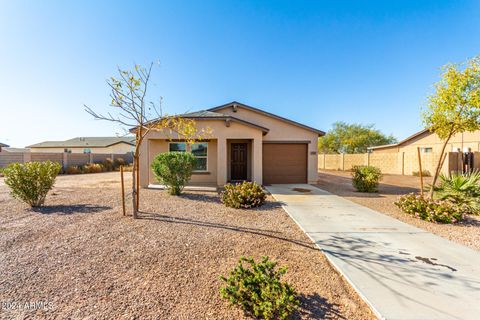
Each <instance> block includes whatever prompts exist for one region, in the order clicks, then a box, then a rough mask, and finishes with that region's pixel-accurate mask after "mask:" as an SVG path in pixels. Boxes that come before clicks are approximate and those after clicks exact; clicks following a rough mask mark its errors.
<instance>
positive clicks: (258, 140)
mask: <svg viewBox="0 0 480 320" xmlns="http://www.w3.org/2000/svg"><path fill="white" fill-rule="evenodd" d="M206 128H210V129H211V130H212V135H211V136H209V137H208V139H209V140H210V142H209V149H208V155H207V157H208V160H207V162H208V164H207V166H208V171H209V173H207V174H205V173H202V174H194V175H193V177H192V180H191V183H198V184H202V183H205V184H216V185H224V184H226V183H227V173H228V165H227V163H228V152H227V151H228V144H227V140H228V139H242V140H249V141H250V143H251V148H250V149H251V169H250V170H251V176H252V179H253V180H255V181H257V182H258V183H262V131H261V130H259V129H257V128H253V127H250V126H247V125H244V124H241V123H236V122H230V125H229V126H228V127H227V125H226V122H225V121H222V120H201V121H197V129H198V130H202V129H206ZM178 138H179V137H178V136H177V135H175V134H172V135H167V134H165V133H163V132H159V131H151V132H150V133H149V134H148V135H147V136H146V137H145V140H144V141H145V142H144V143H142V146H141V147H140V185H141V186H143V187H145V186H148V184H150V183H156V182H157V181H156V180H155V178H154V176H153V174H152V173H151V168H150V163H151V161H152V160H153V158H155V156H156V155H157V154H158V153H160V152H164V151H167V150H168V148H167V146H168V141H167V140H170V139H178ZM206 138H207V137H206Z"/></svg>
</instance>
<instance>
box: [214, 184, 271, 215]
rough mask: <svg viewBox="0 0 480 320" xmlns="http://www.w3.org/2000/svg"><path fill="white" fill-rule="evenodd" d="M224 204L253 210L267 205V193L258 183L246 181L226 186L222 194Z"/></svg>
mask: <svg viewBox="0 0 480 320" xmlns="http://www.w3.org/2000/svg"><path fill="white" fill-rule="evenodd" d="M221 198H222V203H223V204H225V205H226V206H227V207H231V208H236V209H239V208H244V209H248V208H253V207H258V206H261V205H262V204H264V203H265V198H266V195H265V192H264V191H263V189H262V187H261V186H259V185H258V184H257V183H256V182H247V181H244V182H242V183H238V184H230V183H229V184H227V185H225V191H223V192H222V194H221Z"/></svg>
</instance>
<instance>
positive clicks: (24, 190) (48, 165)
mask: <svg viewBox="0 0 480 320" xmlns="http://www.w3.org/2000/svg"><path fill="white" fill-rule="evenodd" d="M61 169H62V167H61V166H60V164H58V163H56V162H51V161H45V162H27V163H25V164H20V163H12V164H10V165H9V166H8V167H7V168H6V169H5V170H4V174H5V184H6V185H7V186H9V187H10V189H11V195H12V196H13V197H14V198H16V199H19V200H22V201H24V202H26V203H27V204H29V205H30V206H31V207H38V206H41V205H42V204H43V203H44V202H45V198H46V196H47V193H48V191H50V189H52V187H53V184H54V183H55V178H56V177H57V175H58V173H59V172H60V170H61Z"/></svg>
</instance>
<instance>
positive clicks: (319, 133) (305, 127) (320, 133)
mask: <svg viewBox="0 0 480 320" xmlns="http://www.w3.org/2000/svg"><path fill="white" fill-rule="evenodd" d="M234 104H236V105H239V106H241V107H243V108H245V109H249V110H251V111H254V112H258V113H261V114H264V115H266V116H270V117H272V118H276V119H279V120H282V121H285V122H287V123H290V124H292V125H295V126H298V127H301V128H303V129H306V130H310V131H313V132H315V133H318V136H319V137H321V136H324V135H325V131H322V130H319V129H316V128H312V127H310V126H307V125H304V124H302V123H299V122H296V121H293V120H290V119H287V118H284V117H282V116H279V115H276V114H273V113H270V112H268V111H265V110H261V109H258V108H255V107H252V106H249V105H246V104H244V103H241V102H237V101H233V102H229V103H226V104H223V105H221V106H218V107H214V108H210V109H207V111H213V112H215V111H217V110H220V109H223V108H225V107H230V106H233V105H234Z"/></svg>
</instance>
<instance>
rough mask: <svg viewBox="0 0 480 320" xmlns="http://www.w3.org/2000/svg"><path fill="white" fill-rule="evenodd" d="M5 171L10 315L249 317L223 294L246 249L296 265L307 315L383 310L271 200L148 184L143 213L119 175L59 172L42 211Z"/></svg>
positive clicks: (3, 228)
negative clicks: (125, 198) (127, 200)
mask: <svg viewBox="0 0 480 320" xmlns="http://www.w3.org/2000/svg"><path fill="white" fill-rule="evenodd" d="M128 176H129V175H128ZM2 179H3V178H0V273H1V275H2V277H1V278H0V302H1V303H2V305H1V308H0V317H1V318H5V319H10V318H24V317H29V316H30V317H34V318H40V317H41V318H44V317H48V318H58V319H65V318H76V319H78V318H82V319H84V318H89V319H122V318H128V319H152V318H155V319H227V318H228V319H238V318H242V313H241V312H240V311H239V310H238V309H236V308H232V307H229V306H228V304H227V303H226V302H225V301H223V300H222V299H221V298H220V297H219V294H218V288H219V286H220V285H221V281H220V280H219V275H220V274H226V273H227V270H228V269H230V268H231V267H233V266H234V265H235V263H236V261H237V260H238V258H239V257H240V256H241V255H248V256H254V257H255V258H260V257H261V256H262V255H269V256H270V257H271V258H272V259H275V260H278V261H280V263H281V264H282V265H284V264H287V265H288V266H289V271H288V273H287V275H286V277H285V279H287V280H288V281H290V282H291V283H292V284H293V285H294V286H295V287H296V289H297V291H298V292H299V293H300V294H301V310H300V312H299V313H298V314H297V315H296V317H297V318H300V317H301V318H317V319H318V318H328V319H371V318H373V316H372V314H371V312H370V310H369V308H368V307H367V306H366V305H365V304H364V303H363V301H361V299H360V298H359V297H358V296H357V295H356V293H355V292H354V291H353V289H352V288H351V287H350V286H349V285H348V284H346V282H345V281H344V280H343V279H342V278H341V277H340V276H339V275H338V274H337V273H336V272H335V271H334V270H333V268H332V267H331V266H330V265H329V263H328V262H327V261H326V258H325V257H324V256H323V255H322V253H321V252H319V251H318V250H317V249H315V247H314V246H313V245H312V243H311V242H310V241H309V239H308V238H307V237H306V236H305V235H304V233H303V232H302V231H301V230H300V229H299V228H298V227H297V226H296V224H295V223H294V222H293V221H292V220H291V219H290V218H289V217H288V215H287V214H286V213H285V212H284V211H283V210H282V209H281V207H280V206H279V205H278V204H277V203H275V202H273V200H272V199H271V198H269V201H268V203H267V204H266V205H265V206H263V207H262V208H260V209H258V210H252V211H244V210H235V209H228V208H225V207H224V206H223V205H222V204H221V203H220V202H219V198H218V195H217V194H216V193H195V192H188V193H185V194H184V195H183V196H181V197H172V196H169V195H167V194H166V193H164V192H162V191H158V190H143V191H142V201H141V209H142V214H141V219H138V220H133V219H132V218H131V217H123V216H122V215H121V205H120V199H119V175H118V173H101V174H89V175H70V176H60V177H59V178H58V179H57V184H56V186H55V188H54V190H53V191H52V192H51V193H50V195H49V197H48V198H47V203H46V206H45V207H44V208H41V209H38V210H35V211H32V210H30V209H29V208H27V207H26V206H25V205H24V204H22V203H20V202H18V201H16V200H13V199H11V198H10V196H9V194H8V189H7V187H6V186H5V185H4V183H3V180H2ZM42 302H43V303H47V305H46V308H45V309H39V310H34V309H35V308H32V309H31V310H28V308H26V307H25V306H24V304H25V303H37V304H39V303H42ZM15 303H20V304H22V307H21V308H18V305H15ZM13 306H16V308H13Z"/></svg>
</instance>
